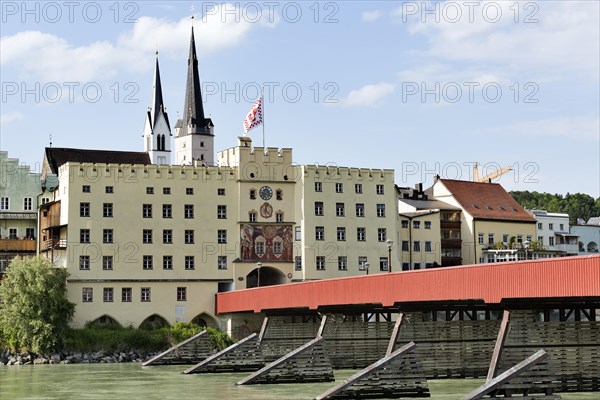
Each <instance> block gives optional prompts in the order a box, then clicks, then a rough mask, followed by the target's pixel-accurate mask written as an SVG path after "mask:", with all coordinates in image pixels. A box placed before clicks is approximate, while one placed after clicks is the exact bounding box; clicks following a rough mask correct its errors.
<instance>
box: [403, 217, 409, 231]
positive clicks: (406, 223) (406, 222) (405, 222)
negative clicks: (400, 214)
mask: <svg viewBox="0 0 600 400" xmlns="http://www.w3.org/2000/svg"><path fill="white" fill-rule="evenodd" d="M402 228H403V229H408V220H407V219H403V220H402Z"/></svg>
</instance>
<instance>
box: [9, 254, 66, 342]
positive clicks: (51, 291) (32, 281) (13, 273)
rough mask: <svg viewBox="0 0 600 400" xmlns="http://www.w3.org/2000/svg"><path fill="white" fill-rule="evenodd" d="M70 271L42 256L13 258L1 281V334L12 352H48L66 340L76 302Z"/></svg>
mask: <svg viewBox="0 0 600 400" xmlns="http://www.w3.org/2000/svg"><path fill="white" fill-rule="evenodd" d="M68 275H69V274H68V272H67V271H66V270H64V269H62V268H56V267H54V265H53V264H52V263H51V262H50V261H49V260H47V259H45V258H41V257H35V258H26V259H23V260H13V262H12V263H11V264H10V266H9V267H8V268H7V271H6V275H5V276H4V279H3V280H2V283H1V284H0V302H1V305H0V337H1V338H2V341H3V342H4V343H6V344H7V345H8V346H9V347H10V349H11V350H12V351H21V350H27V351H32V352H34V353H47V352H51V351H54V350H56V349H57V348H59V347H60V346H62V345H63V343H64V338H65V336H66V332H67V329H68V323H69V321H70V320H71V319H72V318H73V314H74V312H75V304H74V303H71V302H70V301H68V300H67V277H68Z"/></svg>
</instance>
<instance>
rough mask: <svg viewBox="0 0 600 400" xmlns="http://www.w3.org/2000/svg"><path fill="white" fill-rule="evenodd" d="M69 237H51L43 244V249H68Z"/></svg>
mask: <svg viewBox="0 0 600 400" xmlns="http://www.w3.org/2000/svg"><path fill="white" fill-rule="evenodd" d="M66 248H67V239H49V240H46V241H45V242H44V244H43V246H42V250H52V249H66Z"/></svg>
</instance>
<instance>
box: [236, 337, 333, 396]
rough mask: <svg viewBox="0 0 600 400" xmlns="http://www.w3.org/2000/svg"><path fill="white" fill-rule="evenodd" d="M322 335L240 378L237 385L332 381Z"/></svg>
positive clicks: (331, 370)
mask: <svg viewBox="0 0 600 400" xmlns="http://www.w3.org/2000/svg"><path fill="white" fill-rule="evenodd" d="M324 344H325V343H324V339H323V337H318V338H316V339H313V340H311V341H310V342H308V343H306V344H304V345H303V346H300V347H299V348H297V349H295V350H294V351H292V352H290V353H289V354H287V355H285V356H283V357H281V358H280V359H278V360H275V361H273V362H272V363H271V364H269V365H267V366H266V367H264V368H262V369H260V370H259V371H256V372H255V373H253V374H251V375H250V376H248V377H247V378H244V379H242V380H241V381H239V382H238V383H237V384H238V385H253V384H259V383H262V384H271V383H309V382H330V381H333V380H334V378H333V368H332V366H331V362H330V361H329V358H328V357H327V354H326V352H325V346H324Z"/></svg>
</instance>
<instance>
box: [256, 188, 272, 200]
mask: <svg viewBox="0 0 600 400" xmlns="http://www.w3.org/2000/svg"><path fill="white" fill-rule="evenodd" d="M259 195H260V198H261V199H263V200H270V199H271V197H273V189H271V188H270V187H268V186H263V187H261V188H260V192H259Z"/></svg>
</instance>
